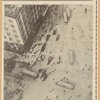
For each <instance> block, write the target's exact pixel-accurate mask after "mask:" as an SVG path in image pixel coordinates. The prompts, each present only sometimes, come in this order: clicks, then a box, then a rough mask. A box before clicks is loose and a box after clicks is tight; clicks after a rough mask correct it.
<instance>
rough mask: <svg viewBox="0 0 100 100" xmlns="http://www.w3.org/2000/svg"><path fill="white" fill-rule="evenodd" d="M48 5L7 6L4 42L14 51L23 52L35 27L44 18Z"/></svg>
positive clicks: (33, 33)
mask: <svg viewBox="0 0 100 100" xmlns="http://www.w3.org/2000/svg"><path fill="white" fill-rule="evenodd" d="M46 8H47V5H5V6H4V9H5V11H4V12H5V14H4V41H5V43H6V44H8V45H9V47H11V48H12V49H13V48H14V49H16V50H19V49H20V50H22V49H23V46H24V44H25V42H26V41H27V39H28V37H29V35H30V34H32V35H35V28H36V27H35V25H36V23H37V21H38V19H39V18H40V17H41V16H44V13H45V11H46V10H47V9H46Z"/></svg>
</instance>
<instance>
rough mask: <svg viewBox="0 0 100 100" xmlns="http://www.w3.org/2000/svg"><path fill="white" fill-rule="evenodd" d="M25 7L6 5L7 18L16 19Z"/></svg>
mask: <svg viewBox="0 0 100 100" xmlns="http://www.w3.org/2000/svg"><path fill="white" fill-rule="evenodd" d="M22 8H23V5H5V6H4V13H5V16H8V17H12V18H16V17H17V16H18V14H19V13H20V11H21V10H22Z"/></svg>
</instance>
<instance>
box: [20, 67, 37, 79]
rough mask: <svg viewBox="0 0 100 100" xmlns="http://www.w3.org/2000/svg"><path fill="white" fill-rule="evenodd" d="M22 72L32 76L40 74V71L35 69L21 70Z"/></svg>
mask: <svg viewBox="0 0 100 100" xmlns="http://www.w3.org/2000/svg"><path fill="white" fill-rule="evenodd" d="M21 73H22V74H26V75H28V76H31V77H33V78H36V77H37V76H38V73H36V72H35V71H30V70H27V69H23V70H21Z"/></svg>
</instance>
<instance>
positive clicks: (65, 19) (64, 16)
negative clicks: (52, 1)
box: [63, 12, 68, 23]
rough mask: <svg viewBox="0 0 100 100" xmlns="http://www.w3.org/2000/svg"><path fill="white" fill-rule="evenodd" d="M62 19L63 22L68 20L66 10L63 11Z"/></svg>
mask: <svg viewBox="0 0 100 100" xmlns="http://www.w3.org/2000/svg"><path fill="white" fill-rule="evenodd" d="M63 20H64V22H65V23H67V22H68V18H67V13H66V12H63Z"/></svg>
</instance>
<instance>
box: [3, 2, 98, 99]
mask: <svg viewBox="0 0 100 100" xmlns="http://www.w3.org/2000/svg"><path fill="white" fill-rule="evenodd" d="M5 4H27V5H29V4H30V5H42V4H56V5H61V4H69V5H79V4H82V5H92V6H93V64H92V65H93V72H92V77H93V79H92V86H93V89H92V93H93V94H92V100H95V99H96V98H95V95H96V94H95V90H96V89H95V85H96V84H95V78H96V77H98V76H95V72H96V70H95V67H97V66H96V64H95V62H96V59H95V58H96V55H95V53H96V52H97V51H96V49H95V48H96V45H95V43H96V42H97V41H96V31H95V30H96V27H95V26H96V1H95V0H93V1H2V30H3V20H4V16H3V15H4V5H5ZM2 33H3V31H2ZM3 37H4V36H3V34H2V45H3V46H2V52H3V53H2V70H3V71H2V72H3V73H2V74H3V75H4V68H3V66H4V59H3V54H4V43H3ZM97 45H98V44H97ZM97 64H98V63H97ZM97 71H98V69H97ZM3 75H2V83H3V84H2V85H4V79H3V78H4V77H3ZM97 75H98V74H97ZM3 93H4V92H3V86H2V94H3ZM97 93H98V89H97ZM97 99H98V96H97ZM2 100H3V95H2Z"/></svg>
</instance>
